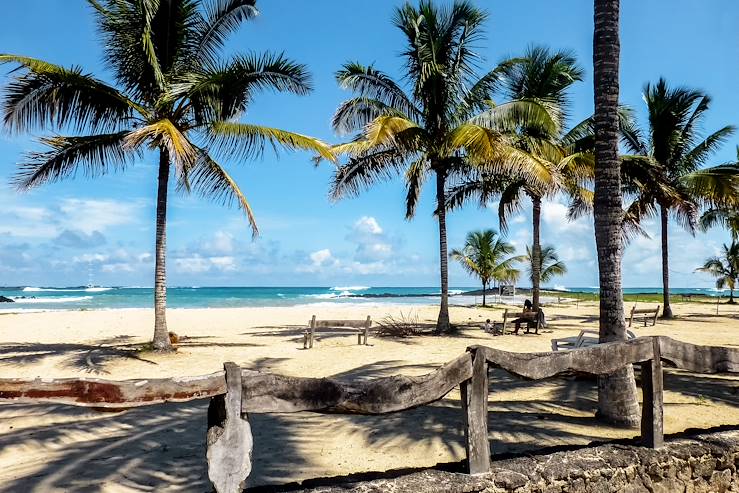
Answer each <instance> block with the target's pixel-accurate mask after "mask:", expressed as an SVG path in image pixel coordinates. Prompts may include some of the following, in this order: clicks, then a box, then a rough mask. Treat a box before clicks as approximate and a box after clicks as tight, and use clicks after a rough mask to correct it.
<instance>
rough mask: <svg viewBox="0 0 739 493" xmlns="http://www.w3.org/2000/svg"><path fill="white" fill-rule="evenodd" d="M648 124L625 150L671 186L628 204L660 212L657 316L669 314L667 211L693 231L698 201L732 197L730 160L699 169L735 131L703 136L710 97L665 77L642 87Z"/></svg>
mask: <svg viewBox="0 0 739 493" xmlns="http://www.w3.org/2000/svg"><path fill="white" fill-rule="evenodd" d="M644 100H645V101H646V103H647V111H648V116H649V127H648V129H647V131H646V133H647V135H648V137H647V138H646V139H645V138H643V137H642V135H641V133H640V132H635V133H634V134H633V136H632V138H631V139H628V140H627V141H626V144H627V146H628V148H629V150H630V151H631V152H632V153H634V154H636V155H638V156H641V157H643V158H646V159H649V160H652V161H653V162H655V163H656V165H658V166H659V167H660V169H661V181H663V182H665V183H667V184H669V185H670V190H671V193H663V189H662V188H660V187H656V186H655V187H651V186H648V187H644V188H643V189H642V191H641V193H640V194H639V196H638V197H637V198H636V200H635V201H634V202H633V203H632V204H631V205H630V206H629V210H630V211H632V213H633V214H634V215H635V216H637V217H640V218H643V217H651V216H659V218H660V224H661V237H662V293H663V298H664V308H663V312H662V316H663V317H664V318H672V308H671V306H670V270H669V249H668V237H667V227H668V220H669V217H670V214H672V215H673V216H674V217H675V218H676V219H677V220H678V222H679V223H680V224H681V225H683V226H684V227H686V228H687V229H688V230H689V231H691V232H693V231H694V230H695V228H696V226H697V222H698V214H699V210H700V207H701V205H702V204H705V203H711V204H715V203H721V202H726V201H727V200H728V201H735V200H736V198H737V196H738V193H737V183H739V179H738V178H737V172H738V171H739V167H737V166H736V165H735V164H729V165H721V166H715V167H712V168H704V165H705V164H706V162H707V161H708V159H709V158H710V157H711V155H712V154H713V153H714V152H715V151H716V150H717V149H718V148H719V147H720V146H721V144H722V143H723V142H724V141H725V140H726V139H727V138H728V137H729V136H730V135H731V134H733V133H734V130H735V129H734V127H733V126H730V125H727V126H725V127H723V128H721V129H719V130H717V131H715V132H713V133H712V134H710V135H708V136H707V137H706V138H701V137H700V134H699V129H700V127H701V125H700V124H701V121H702V120H703V118H704V117H705V115H706V111H707V110H708V108H709V107H710V102H711V98H710V97H709V96H708V95H706V94H704V93H702V92H700V91H696V90H692V89H687V88H684V87H678V88H670V87H669V86H668V84H667V82H666V81H665V80H664V79H660V80H659V81H658V82H657V83H656V84H654V85H652V84H647V85H646V87H645V88H644Z"/></svg>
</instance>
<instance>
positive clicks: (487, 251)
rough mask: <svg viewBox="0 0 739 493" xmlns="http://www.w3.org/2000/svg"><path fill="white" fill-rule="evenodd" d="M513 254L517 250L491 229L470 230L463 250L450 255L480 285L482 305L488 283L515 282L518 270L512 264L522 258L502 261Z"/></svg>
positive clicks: (454, 251)
mask: <svg viewBox="0 0 739 493" xmlns="http://www.w3.org/2000/svg"><path fill="white" fill-rule="evenodd" d="M515 251H516V248H515V247H514V246H513V245H512V244H510V243H508V242H506V241H504V240H503V239H502V238H500V237H498V235H497V233H496V232H495V231H493V230H492V229H486V230H484V231H472V232H470V233H468V234H467V239H466V241H465V243H464V248H462V249H461V250H458V249H454V250H452V252H451V253H450V254H449V256H450V258H451V259H452V260H456V261H457V262H459V263H460V264H461V265H462V268H464V270H466V271H467V272H468V273H469V274H470V275H473V276H476V277H477V278H478V279H480V281H481V282H482V306H486V304H485V295H486V293H487V288H488V286H489V285H490V282H491V281H516V280H518V277H519V275H520V271H519V270H518V269H516V268H514V267H513V264H514V263H516V262H520V261H521V260H523V258H522V257H520V256H517V257H509V258H504V257H505V256H506V255H510V254H512V253H513V252H515Z"/></svg>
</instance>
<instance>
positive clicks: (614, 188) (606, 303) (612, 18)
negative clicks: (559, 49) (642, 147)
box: [593, 0, 640, 426]
mask: <svg viewBox="0 0 739 493" xmlns="http://www.w3.org/2000/svg"><path fill="white" fill-rule="evenodd" d="M619 10H620V1H619V0H594V25H595V26H594V32H593V85H594V96H595V114H594V116H593V126H594V130H595V179H594V182H595V189H594V194H593V197H594V198H593V203H594V210H593V214H594V216H595V242H596V246H597V251H598V271H599V281H600V328H599V339H600V341H601V342H611V341H623V340H626V321H625V319H624V304H623V297H622V290H621V258H622V256H623V243H622V238H621V231H622V221H623V204H622V202H623V200H622V195H621V194H622V190H621V172H620V169H621V167H620V161H619V155H618V142H619V130H620V125H619V110H618V95H619V62H620V55H621V42H620V37H619ZM598 415H599V416H600V417H601V418H602V419H605V420H607V421H610V422H614V423H620V424H624V425H627V426H637V424H638V423H639V420H640V418H639V404H638V402H637V400H636V382H635V381H634V369H633V367H632V366H631V365H629V366H627V367H626V368H622V369H620V370H617V371H616V372H614V373H613V374H611V375H604V376H601V377H600V378H599V379H598Z"/></svg>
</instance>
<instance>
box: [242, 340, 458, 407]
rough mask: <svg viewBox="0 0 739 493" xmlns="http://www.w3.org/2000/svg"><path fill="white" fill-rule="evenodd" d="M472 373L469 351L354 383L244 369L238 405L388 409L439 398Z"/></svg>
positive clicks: (424, 402) (421, 403)
mask: <svg viewBox="0 0 739 493" xmlns="http://www.w3.org/2000/svg"><path fill="white" fill-rule="evenodd" d="M471 377H472V358H471V356H470V355H469V354H463V355H461V356H458V357H457V358H456V359H454V360H452V361H450V362H449V363H447V364H445V365H444V366H442V367H440V368H439V369H437V370H436V371H434V372H432V373H429V374H427V375H422V376H418V377H408V376H404V375H400V376H392V377H384V378H376V379H373V380H370V381H366V382H358V383H348V382H340V381H338V380H334V379H330V378H301V377H285V376H282V375H274V374H271V373H259V372H255V371H249V370H242V378H243V380H244V382H245V385H244V390H243V393H242V399H243V400H242V404H241V406H242V409H243V410H244V411H245V412H251V413H268V412H269V413H274V412H287V413H292V412H297V411H320V412H331V413H342V414H384V413H392V412H396V411H403V410H406V409H411V408H414V407H418V406H423V405H425V404H429V403H431V402H434V401H437V400H439V399H441V398H442V397H444V396H445V395H446V394H448V393H449V391H451V390H452V389H453V388H454V387H456V386H457V385H459V384H460V383H461V382H463V381H465V380H468V379H469V378H471Z"/></svg>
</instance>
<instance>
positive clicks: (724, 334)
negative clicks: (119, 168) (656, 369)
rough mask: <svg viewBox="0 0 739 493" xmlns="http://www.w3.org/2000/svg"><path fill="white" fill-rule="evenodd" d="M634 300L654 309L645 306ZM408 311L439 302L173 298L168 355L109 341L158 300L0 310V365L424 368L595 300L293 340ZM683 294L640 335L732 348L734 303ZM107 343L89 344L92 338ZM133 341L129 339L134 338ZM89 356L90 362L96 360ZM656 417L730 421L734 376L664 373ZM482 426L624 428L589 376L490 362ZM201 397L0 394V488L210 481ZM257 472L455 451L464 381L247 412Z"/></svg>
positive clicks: (529, 441)
mask: <svg viewBox="0 0 739 493" xmlns="http://www.w3.org/2000/svg"><path fill="white" fill-rule="evenodd" d="M642 306H648V305H645V304H642ZM401 310H402V311H403V312H405V313H408V312H411V311H412V312H413V313H414V314H417V315H418V316H419V318H420V319H422V320H424V321H427V322H429V323H430V322H433V320H434V319H435V316H436V313H437V308H436V307H433V306H430V307H398V306H382V305H373V306H371V307H367V306H361V307H359V306H356V305H355V306H335V305H332V306H326V305H323V306H320V307H319V306H313V307H311V306H301V307H291V308H243V309H210V310H201V309H196V310H170V311H169V314H168V320H169V327H170V330H173V331H175V332H177V333H178V334H179V335H186V336H188V338H189V339H188V340H187V341H186V342H185V343H184V344H183V345H182V346H181V347H180V348H179V351H178V352H177V353H176V354H173V355H166V356H161V355H153V354H144V355H142V356H141V359H133V358H127V357H124V355H121V354H120V353H118V352H115V351H111V350H110V349H106V348H107V347H108V346H112V345H115V346H116V347H118V348H122V349H125V348H127V347H128V348H130V347H131V346H133V345H135V344H138V343H142V342H145V341H147V340H148V339H149V338H150V336H151V331H152V324H153V314H152V312H151V310H106V311H88V312H81V311H70V312H47V313H33V314H18V315H2V316H0V377H4V378H9V377H20V378H33V377H37V376H42V377H47V378H51V377H57V378H58V377H74V376H97V377H100V378H108V379H125V378H137V377H163V376H173V375H198V374H205V373H210V372H213V371H217V370H220V369H222V365H223V362H224V361H235V362H236V363H238V364H240V365H242V366H245V367H250V368H255V369H259V370H263V371H272V372H276V373H282V374H286V375H295V376H338V377H341V378H368V377H376V376H381V375H390V374H397V373H402V374H408V375H417V374H423V373H427V372H429V371H431V370H432V369H433V368H434V367H436V366H438V365H440V364H442V363H444V362H446V361H448V360H450V359H452V358H453V357H455V356H457V355H458V354H460V353H461V352H463V351H464V350H465V348H466V347H467V346H469V345H472V344H485V345H490V346H493V347H497V348H500V349H505V350H509V351H547V350H549V346H550V338H552V337H563V336H569V335H576V334H577V333H578V331H579V330H580V329H585V328H589V329H596V328H597V319H596V313H597V306H596V305H594V304H593V303H587V304H581V305H580V307H579V308H576V307H575V306H554V307H550V308H548V309H547V315H548V318H549V321H550V329H551V330H553V332H552V333H546V334H543V335H540V336H533V335H529V336H519V337H515V336H504V337H492V336H489V335H487V334H484V333H483V332H482V331H480V330H479V329H475V328H474V327H477V326H479V325H481V324H482V323H483V321H484V320H485V318H491V319H500V318H501V314H502V309H492V310H490V309H489V310H482V309H471V308H463V307H453V308H452V310H451V315H452V319H453V321H454V322H455V323H457V324H468V325H470V328H468V329H465V330H463V331H462V332H461V333H460V334H459V335H457V336H454V337H431V336H424V337H417V338H412V339H395V340H394V339H379V338H373V337H370V344H371V345H370V346H368V347H363V346H356V344H355V343H356V338H355V337H354V336H346V337H330V338H322V339H319V341H318V342H317V344H316V347H315V348H314V349H312V350H309V351H305V350H303V349H302V335H301V332H302V329H301V328H302V327H304V326H305V324H306V322H307V321H308V319H309V318H310V317H311V315H313V314H314V313H315V314H317V315H318V316H319V317H321V318H363V317H365V316H366V315H371V316H372V317H373V319H375V320H378V319H380V318H382V317H384V316H386V315H387V314H388V313H392V314H395V315H398V314H399V312H400V311H401ZM715 310H716V307H715V305H709V304H698V303H690V304H677V305H676V306H675V312H676V314H677V315H679V316H680V317H681V318H680V319H679V320H675V321H670V322H662V321H659V322H658V323H657V326H656V327H647V328H638V329H636V331H637V335H655V334H660V335H669V336H671V337H674V338H676V339H679V340H683V341H687V342H692V343H697V344H712V345H729V346H739V320H737V318H736V317H737V315H739V308H735V307H728V306H726V305H722V306H721V308H720V310H721V315H720V316H716V315H715ZM101 345H102V348H100V349H98V348H97V347H98V346H101ZM127 345H128V346H127ZM90 364H92V367H91V366H90ZM665 382H666V386H667V388H668V391H667V392H666V394H665V403H666V407H665V428H666V432H667V433H675V432H679V431H682V430H685V429H686V428H691V427H700V428H706V427H711V426H717V425H722V424H739V395H738V394H739V383H738V382H737V380H736V379H730V378H727V377H718V376H709V375H701V376H691V375H686V374H683V373H681V372H674V371H671V372H668V374H667V375H666V378H665ZM490 400H491V406H490V409H491V413H490V430H491V440H492V447H493V451H494V453H502V452H517V451H521V450H530V449H536V448H541V447H548V446H555V445H563V444H566V443H569V444H587V443H589V442H590V441H593V440H600V439H608V438H613V437H630V436H634V435H635V434H636V432H635V431H632V430H619V429H615V428H611V427H607V426H603V425H601V424H599V423H597V422H596V421H595V420H594V419H593V410H594V409H595V404H596V401H597V396H596V392H595V389H594V381H592V380H588V379H578V380H575V379H555V380H550V381H542V382H526V381H522V380H520V379H516V378H513V377H511V376H509V375H507V374H506V373H505V372H500V371H495V372H493V373H492V375H491V397H490ZM206 406H207V402H204V401H196V402H193V403H186V404H176V405H175V404H172V405H165V406H152V407H146V408H141V409H135V410H130V411H126V412H122V413H99V412H96V411H92V410H86V409H81V408H74V407H67V406H58V405H48V404H19V403H8V402H4V403H0V491H44V492H46V491H78V490H84V491H141V490H145V491H166V490H171V491H208V485H207V478H206V476H205V461H204V445H203V442H204V437H205V408H206ZM251 420H252V425H253V428H254V433H255V443H256V444H255V450H254V460H255V464H254V471H253V474H252V480H251V482H250V484H251V485H256V484H266V483H285V482H289V481H297V480H302V479H306V478H313V477H325V476H334V475H346V474H351V473H356V472H361V471H384V470H388V469H395V468H400V467H423V466H431V465H434V464H437V463H440V462H453V461H458V460H460V459H461V458H462V457H463V455H464V445H463V439H462V429H461V425H462V414H461V411H460V409H459V393H458V392H457V391H453V392H452V393H450V394H449V395H448V396H447V397H446V398H445V399H443V400H442V401H440V402H439V403H437V404H435V405H433V406H428V407H424V408H420V409H416V410H413V411H410V412H405V413H398V414H393V415H387V416H375V417H361V416H351V417H350V416H326V415H320V414H311V413H297V414H292V415H253V416H251Z"/></svg>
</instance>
